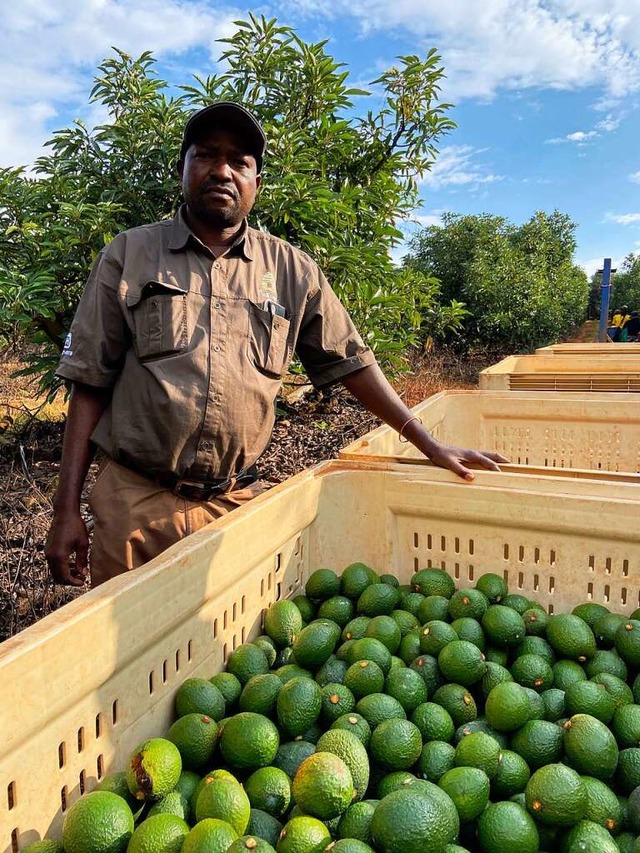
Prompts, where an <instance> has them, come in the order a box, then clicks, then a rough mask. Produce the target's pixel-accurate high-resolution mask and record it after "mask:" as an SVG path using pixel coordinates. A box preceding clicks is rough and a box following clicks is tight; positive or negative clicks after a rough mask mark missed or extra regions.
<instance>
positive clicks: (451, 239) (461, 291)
mask: <svg viewBox="0 0 640 853" xmlns="http://www.w3.org/2000/svg"><path fill="white" fill-rule="evenodd" d="M575 227H576V226H575V225H574V223H573V222H572V221H571V219H570V218H569V217H568V216H567V215H566V214H563V213H560V212H559V211H557V210H556V211H554V212H553V213H552V214H545V213H543V212H537V213H535V214H534V216H532V218H531V219H530V220H529V221H528V222H525V223H524V224H523V225H520V226H517V225H514V224H512V223H510V222H508V221H507V220H506V219H505V218H503V217H501V216H491V215H489V214H483V215H480V216H463V215H458V214H453V213H447V214H445V215H444V216H443V220H442V225H433V226H430V227H428V228H425V229H424V230H423V231H421V232H420V233H419V234H418V235H416V237H415V238H414V239H413V241H412V243H411V253H410V254H409V256H408V257H407V258H406V260H405V264H406V267H407V268H408V269H411V270H418V271H420V272H422V273H423V274H425V275H432V276H435V277H436V278H437V279H439V280H440V283H441V291H442V298H443V299H445V300H459V301H461V302H463V303H464V304H465V306H466V308H467V310H468V312H469V314H468V316H467V317H466V318H465V319H464V321H463V327H462V329H461V332H460V335H459V341H460V342H462V343H464V345H465V346H469V345H473V344H480V345H482V346H489V347H495V348H497V349H504V348H511V350H512V351H513V350H530V349H531V348H533V347H536V346H539V345H541V344H544V343H548V342H550V341H552V340H557V339H558V337H559V336H560V335H561V334H563V333H565V332H566V331H568V330H569V329H570V328H571V327H572V326H575V325H577V324H578V323H580V322H582V320H583V319H584V317H585V316H586V309H587V304H588V300H589V284H588V281H587V277H586V274H585V273H584V271H583V270H582V269H580V268H579V267H577V266H575V265H574V264H573V262H572V256H573V252H574V251H575V246H576V244H575V237H574V232H575Z"/></svg>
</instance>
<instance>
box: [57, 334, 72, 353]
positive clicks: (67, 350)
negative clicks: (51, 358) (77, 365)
mask: <svg viewBox="0 0 640 853" xmlns="http://www.w3.org/2000/svg"><path fill="white" fill-rule="evenodd" d="M72 355H73V350H72V349H71V332H69V333H68V334H67V337H66V338H65V339H64V346H63V347H62V354H61V356H60V357H61V358H69V357H70V356H72Z"/></svg>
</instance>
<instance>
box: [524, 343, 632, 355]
mask: <svg viewBox="0 0 640 853" xmlns="http://www.w3.org/2000/svg"><path fill="white" fill-rule="evenodd" d="M556 353H557V354H559V355H607V356H610V355H615V356H616V357H617V356H619V355H640V344H638V343H605V344H603V343H591V344H590V343H581V344H576V343H573V344H551V345H550V346H548V347H538V349H537V350H536V354H537V355H554V354H556Z"/></svg>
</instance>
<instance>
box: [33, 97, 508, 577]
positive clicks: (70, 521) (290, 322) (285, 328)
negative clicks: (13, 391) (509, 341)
mask: <svg viewBox="0 0 640 853" xmlns="http://www.w3.org/2000/svg"><path fill="white" fill-rule="evenodd" d="M264 147H265V137H264V133H263V131H262V128H261V127H260V125H259V124H258V122H257V121H256V119H255V118H254V116H253V115H252V114H251V113H250V112H248V111H247V110H246V109H244V108H243V107H241V106H239V105H237V104H233V103H229V102H221V103H217V104H213V105H210V106H208V107H205V108H204V109H202V110H200V111H198V112H197V113H195V114H194V115H193V116H191V118H190V119H189V121H188V122H187V124H186V127H185V130H184V137H183V142H182V147H181V151H180V159H179V162H178V174H179V175H180V178H181V181H182V190H183V195H184V200H185V203H184V205H183V206H182V208H181V209H180V210H179V211H178V213H177V215H176V216H175V217H174V219H173V220H168V221H163V222H157V223H153V224H151V225H145V226H142V227H140V228H134V229H131V230H130V231H127V232H124V233H122V234H119V235H118V236H117V237H116V238H115V239H114V240H113V241H112V242H111V243H110V244H109V245H108V246H107V247H106V248H105V249H104V250H103V251H102V252H101V253H100V255H99V257H98V258H97V260H96V262H95V265H94V268H93V270H92V273H91V276H90V278H89V280H88V283H87V286H86V289H85V291H84V294H83V296H82V299H81V301H80V305H79V307H78V311H77V313H76V316H75V318H74V321H73V324H72V326H71V331H70V333H69V335H68V336H67V341H66V344H65V348H64V351H63V353H62V358H61V361H60V366H59V369H58V375H59V376H61V377H62V378H64V379H66V380H69V381H71V382H72V383H73V390H72V394H71V400H70V404H69V414H68V420H67V426H66V430H65V439H64V446H63V456H62V464H61V468H60V481H59V486H58V490H57V493H56V496H55V499H54V517H53V521H52V524H51V528H50V531H49V536H48V538H47V544H46V548H45V554H46V557H47V561H48V564H49V568H50V571H51V574H52V576H53V577H54V579H55V580H56V581H58V582H60V583H65V584H71V585H74V586H80V585H81V584H83V583H84V580H85V576H86V572H87V562H88V561H87V555H88V545H89V541H88V534H87V530H86V527H85V524H84V522H83V520H82V517H81V515H80V509H79V507H80V494H81V491H82V486H83V483H84V480H85V478H86V475H87V471H88V469H89V465H90V463H91V459H92V455H93V450H94V448H95V447H96V446H97V447H99V448H100V449H101V450H102V451H104V454H105V458H106V462H105V463H103V465H102V467H101V469H100V471H99V473H98V476H97V479H96V483H95V486H94V488H93V490H92V493H91V495H90V506H91V510H92V514H93V518H94V536H93V543H92V549H91V580H92V584H93V585H94V586H95V585H97V584H99V583H102V582H103V581H105V580H107V579H108V578H110V577H113V576H114V575H117V574H120V573H122V572H125V571H127V570H129V569H133V568H136V567H138V566H140V565H142V564H143V563H145V562H147V561H148V560H150V559H152V558H153V557H154V556H156V555H157V554H159V553H161V552H162V551H163V550H165V549H166V548H168V547H169V546H170V545H171V544H173V543H174V542H176V541H178V540H179V539H181V538H182V537H184V536H186V535H188V534H189V533H191V532H193V531H194V530H196V529H198V528H200V527H202V526H204V525H205V524H208V523H209V522H210V521H212V520H214V519H215V518H218V517H220V516H221V515H223V514H225V513H226V512H229V511H230V510H231V509H233V508H234V507H236V506H239V505H240V504H242V503H244V502H246V501H247V500H250V499H251V498H252V497H254V496H255V495H256V494H257V493H258V492H259V491H260V490H261V487H260V484H259V482H258V481H257V474H256V470H255V462H256V460H257V459H258V458H259V456H260V454H261V453H262V452H263V451H264V449H265V447H266V445H267V443H268V441H269V437H270V435H271V430H272V427H273V420H274V400H275V397H276V395H277V393H278V390H279V388H280V383H281V380H282V377H283V375H284V373H285V372H286V370H287V367H288V364H289V362H290V360H291V358H292V356H293V353H294V352H296V353H297V355H298V357H299V358H300V360H301V362H302V364H303V365H304V367H305V369H306V371H307V373H308V375H309V378H310V379H311V381H312V382H313V383H314V384H315V385H316V386H317V387H323V386H326V385H329V384H331V383H333V382H336V381H341V382H342V383H343V384H344V385H345V386H346V387H347V388H348V390H349V391H350V392H351V393H352V394H353V395H354V396H355V397H357V398H358V399H359V400H360V401H361V402H362V403H363V404H364V405H365V406H366V407H367V408H368V409H370V411H372V412H373V413H374V414H375V415H377V416H378V417H380V418H382V419H383V420H384V421H386V422H387V423H388V424H390V425H391V426H392V427H393V428H395V429H397V430H398V431H399V432H400V433H401V436H402V437H403V438H405V439H408V440H409V441H411V442H413V444H415V446H416V447H417V448H419V449H420V450H421V451H422V452H423V453H424V454H425V455H426V456H428V457H429V458H430V459H431V460H432V461H433V462H434V463H435V464H437V465H441V466H443V467H445V468H450V469H451V470H452V471H455V472H456V473H457V474H459V475H460V476H461V477H463V478H465V479H467V480H471V479H472V478H473V475H472V474H471V472H470V471H469V470H468V469H467V468H466V467H465V464H464V463H475V464H479V465H481V466H483V467H485V468H489V469H496V468H497V464H496V462H497V461H504V460H503V459H502V457H500V456H498V455H496V454H482V453H478V452H476V451H467V450H461V449H458V448H452V447H447V446H445V445H442V444H440V443H439V442H437V441H436V440H435V439H433V438H432V437H431V436H430V435H429V433H428V432H427V431H426V430H425V429H423V428H422V425H421V424H420V423H419V421H418V420H417V419H415V418H413V417H412V415H411V412H410V411H409V410H408V409H407V408H406V406H405V405H404V404H403V403H402V401H401V400H400V398H399V397H398V396H397V394H396V393H395V392H394V391H393V389H392V388H391V386H390V385H389V384H388V382H387V380H386V379H385V377H384V375H383V374H382V372H381V370H380V369H379V367H378V366H377V365H376V363H375V359H374V356H373V354H372V352H371V350H370V349H369V348H368V347H367V346H365V345H364V343H363V341H362V339H361V338H360V336H359V335H358V333H357V331H356V330H355V328H354V326H353V324H352V323H351V320H350V319H349V317H348V315H347V314H346V312H345V311H344V309H343V308H342V306H341V305H340V303H339V301H338V299H337V298H336V296H335V295H334V294H333V292H332V290H331V288H330V287H329V285H328V284H327V282H326V280H325V278H324V276H323V275H322V273H321V272H320V270H319V269H318V267H317V266H316V265H315V264H314V263H313V261H311V259H310V258H309V257H308V256H307V255H305V254H304V253H303V252H301V251H300V250H298V249H296V248H294V247H292V246H291V245H289V244H288V243H285V242H284V241H282V240H279V239H277V238H275V237H272V236H271V235H269V234H266V233H264V232H260V231H256V230H254V229H252V228H249V227H248V226H247V221H246V217H247V215H248V214H249V212H250V211H251V209H252V207H253V204H254V201H255V197H256V192H257V190H258V188H259V186H260V172H261V169H262V158H263V153H264ZM72 555H75V560H73V559H72Z"/></svg>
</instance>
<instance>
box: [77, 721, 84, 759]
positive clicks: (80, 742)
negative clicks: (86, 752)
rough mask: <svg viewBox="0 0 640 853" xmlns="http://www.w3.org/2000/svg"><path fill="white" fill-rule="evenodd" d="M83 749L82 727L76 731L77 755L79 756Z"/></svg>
mask: <svg viewBox="0 0 640 853" xmlns="http://www.w3.org/2000/svg"><path fill="white" fill-rule="evenodd" d="M83 749H84V726H80V728H79V729H78V754H80V753H81V752H82V751H83Z"/></svg>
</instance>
